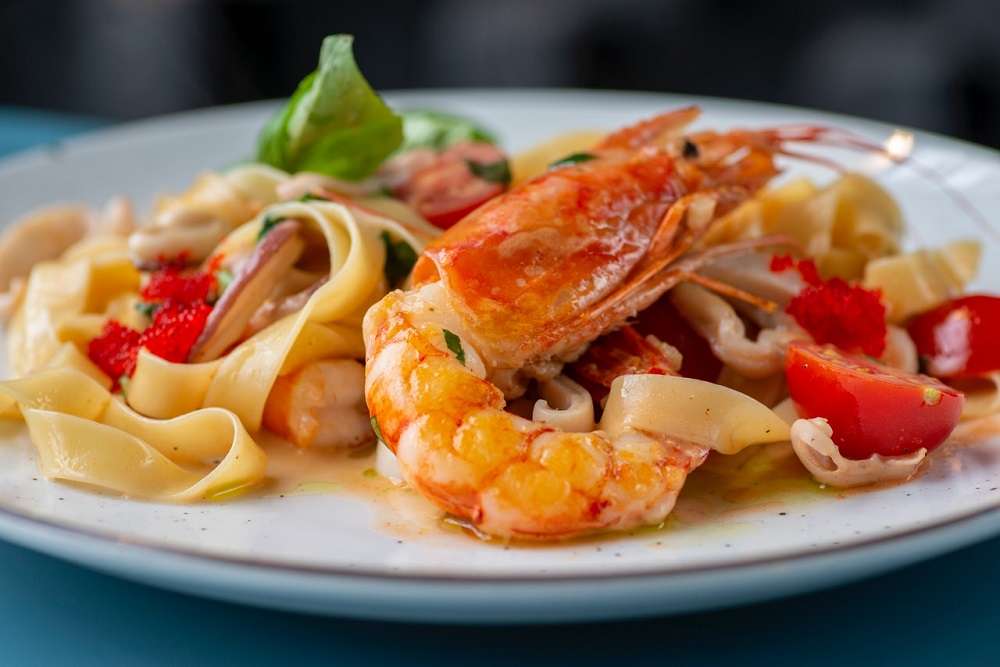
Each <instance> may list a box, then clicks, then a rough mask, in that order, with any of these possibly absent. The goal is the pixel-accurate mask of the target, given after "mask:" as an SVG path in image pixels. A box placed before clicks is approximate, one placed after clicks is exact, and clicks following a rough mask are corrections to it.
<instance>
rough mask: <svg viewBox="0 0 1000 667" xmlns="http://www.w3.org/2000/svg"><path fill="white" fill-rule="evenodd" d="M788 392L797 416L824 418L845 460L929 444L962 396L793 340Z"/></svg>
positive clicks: (953, 419) (947, 427)
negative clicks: (793, 402)
mask: <svg viewBox="0 0 1000 667" xmlns="http://www.w3.org/2000/svg"><path fill="white" fill-rule="evenodd" d="M785 372H786V376H787V378H788V391H789V393H790V394H791V396H792V400H793V401H795V405H796V408H797V409H798V411H799V414H800V415H802V416H803V417H809V418H811V417H824V418H825V419H826V420H827V421H829V422H830V426H831V427H832V428H833V440H834V442H836V443H837V447H838V448H839V449H840V453H841V454H843V455H844V456H845V457H847V458H849V459H866V458H868V457H870V456H871V455H872V454H881V455H883V456H900V455H903V454H910V453H912V452H915V451H917V450H918V449H920V448H926V449H927V450H928V451H930V450H932V449H934V448H935V447H937V446H938V445H940V444H941V443H942V442H944V440H945V438H947V437H948V435H949V434H950V433H951V431H952V429H954V428H955V425H956V424H957V423H958V418H959V415H960V414H961V412H962V404H963V403H964V402H965V398H964V396H963V395H962V394H961V393H960V392H958V391H956V390H955V389H952V388H951V387H949V386H947V385H945V384H943V383H941V382H940V381H938V380H935V379H934V378H932V377H928V376H926V375H917V374H914V373H906V372H904V371H899V370H896V369H894V368H889V367H887V366H882V365H880V364H877V363H874V362H871V361H868V360H867V359H865V358H863V357H858V356H852V355H847V354H844V353H842V352H839V351H838V350H837V349H836V348H834V347H832V346H820V345H816V344H813V343H793V344H792V345H791V346H790V347H789V349H788V358H787V361H786V366H785Z"/></svg>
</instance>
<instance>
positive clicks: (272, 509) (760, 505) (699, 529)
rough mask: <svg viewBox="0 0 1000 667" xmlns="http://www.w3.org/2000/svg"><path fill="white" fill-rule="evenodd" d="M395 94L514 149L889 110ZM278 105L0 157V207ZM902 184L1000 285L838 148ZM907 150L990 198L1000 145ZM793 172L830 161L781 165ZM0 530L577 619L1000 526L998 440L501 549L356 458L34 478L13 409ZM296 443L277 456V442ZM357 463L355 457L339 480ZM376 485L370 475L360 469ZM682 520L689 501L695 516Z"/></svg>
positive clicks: (947, 207)
mask: <svg viewBox="0 0 1000 667" xmlns="http://www.w3.org/2000/svg"><path fill="white" fill-rule="evenodd" d="M389 98H390V101H391V102H393V103H394V104H396V105H397V106H400V107H420V108H438V109H445V110H451V111H456V112H460V113H465V114H468V115H470V116H473V117H475V118H477V119H480V120H481V121H482V122H484V123H485V124H487V125H488V126H490V127H492V128H495V129H496V130H497V131H498V132H499V134H500V135H501V137H502V139H503V143H504V145H505V146H506V147H507V148H509V149H512V150H517V149H520V148H524V147H526V146H528V145H530V144H531V143H532V142H534V141H537V140H539V139H543V138H545V137H548V136H551V135H553V134H555V133H558V132H561V131H565V130H566V129H568V128H612V127H616V126H618V125H621V124H624V123H627V122H629V121H632V120H635V119H637V118H640V117H642V116H644V115H647V114H651V113H654V112H656V111H659V110H663V109H667V108H670V107H672V106H676V105H679V104H687V103H690V102H692V101H695V102H698V103H700V104H702V106H703V108H704V109H705V112H706V113H705V116H704V118H703V119H702V121H701V122H700V125H702V126H713V127H727V126H734V125H752V126H761V125H769V124H775V123H782V122H822V123H828V124H836V125H839V126H841V127H846V128H849V129H852V130H855V131H857V132H861V133H863V134H865V135H867V136H869V137H871V138H873V139H878V140H881V139H883V138H885V137H886V136H887V135H888V134H889V132H890V131H891V129H892V128H891V127H889V126H886V125H883V124H879V123H874V122H869V121H861V120H856V119H850V118H845V117H842V116H831V115H827V114H821V113H819V112H814V111H808V110H798V109H792V108H786V107H776V106H769V105H759V104H750V103H743V102H731V101H723V100H714V99H700V100H692V99H691V98H686V97H685V98H681V97H673V96H667V95H645V94H629V93H592V92H577V91H463V92H419V93H418V92H406V93H398V94H394V95H390V96H389ZM271 108H272V105H270V104H254V105H246V106H237V107H229V108H221V109H213V110H207V111H202V112H196V113H189V114H182V115H178V116H172V117H167V118H164V119H159V120H153V121H148V122H142V123H137V124H131V125H127V126H122V127H119V128H115V129H112V130H108V131H104V132H98V133H95V134H92V135H89V136H86V137H83V138H79V139H74V140H71V141H68V142H65V143H62V144H60V145H58V146H53V147H49V148H48V149H43V150H38V151H34V152H30V153H26V154H22V155H20V156H17V157H15V158H13V159H10V160H7V161H6V162H4V163H0V220H9V219H11V218H13V217H15V216H16V215H18V214H20V213H23V212H24V211H26V210H28V209H30V208H32V207H34V206H37V205H40V204H43V203H46V202H50V201H52V200H54V199H63V200H85V201H90V202H92V203H94V204H99V203H100V202H102V201H103V200H104V199H106V198H107V197H109V196H111V195H114V194H116V193H126V194H129V195H131V196H133V197H134V198H135V199H136V200H137V202H138V203H139V204H140V205H141V206H143V207H145V206H148V204H149V203H150V202H151V200H152V197H153V196H154V195H155V194H157V193H161V192H170V191H179V190H181V189H183V188H185V187H186V186H187V184H189V183H190V181H191V179H192V178H193V176H194V175H195V174H196V173H198V172H199V171H202V170H206V169H213V168H222V167H225V166H227V165H229V164H232V163H234V162H236V161H238V160H240V159H242V158H245V157H247V156H248V155H249V154H250V153H251V151H252V146H253V141H254V137H255V134H256V131H257V129H258V128H259V127H260V126H261V124H262V121H263V119H264V118H265V117H266V115H267V113H268V112H269V111H270V109H271ZM834 155H835V157H836V158H837V159H838V160H840V161H841V162H842V163H844V164H845V165H847V166H850V167H852V168H855V169H860V170H863V171H866V172H868V173H870V174H873V175H875V176H876V177H877V178H878V179H879V181H880V182H881V183H883V184H884V185H885V186H886V187H888V188H889V189H890V190H891V191H892V192H893V194H894V195H895V196H896V197H897V198H898V200H899V202H900V203H901V205H902V207H903V210H904V213H905V215H906V218H907V222H908V223H909V225H910V227H911V230H912V233H911V237H910V238H909V239H908V243H909V244H910V245H916V244H920V245H926V244H935V243H939V242H942V241H945V240H948V239H954V238H963V237H965V238H967V237H978V238H982V239H983V240H984V241H985V242H986V245H987V250H986V254H985V257H984V262H983V266H984V271H983V273H982V275H981V276H980V278H979V280H978V282H977V284H976V287H979V288H981V289H992V290H993V291H997V288H998V287H1000V245H998V243H997V237H996V232H995V231H994V232H988V231H987V230H984V229H983V228H982V227H980V226H978V225H977V224H976V223H974V222H973V221H972V219H971V218H969V217H968V216H967V215H965V214H964V213H962V212H961V211H960V210H959V208H958V207H957V206H956V204H955V202H954V201H953V200H952V199H950V198H949V196H948V195H947V194H946V193H945V192H944V191H943V190H942V189H940V188H939V187H937V186H935V185H934V184H932V183H930V182H929V181H928V180H926V179H925V178H923V177H921V176H920V175H918V174H917V173H916V172H915V171H914V170H912V169H908V168H890V167H889V165H888V164H886V162H885V161H884V160H881V159H879V158H876V157H872V156H863V155H852V154H848V153H843V152H836V153H835V154H834ZM915 155H916V159H917V160H918V161H919V162H920V163H921V164H922V165H924V166H926V167H928V168H930V169H933V170H934V171H936V172H937V173H939V174H941V176H942V178H943V179H944V181H945V182H947V184H948V185H949V186H950V187H951V188H953V189H954V190H955V191H958V192H960V193H962V195H963V196H964V197H965V198H967V199H968V200H969V201H970V202H971V203H972V204H974V206H975V207H976V208H978V209H979V210H980V211H982V212H983V213H984V214H985V215H986V216H987V217H994V218H995V217H997V216H1000V160H998V157H997V154H996V153H994V152H991V151H989V150H986V149H983V148H979V147H976V146H972V145H970V144H965V143H961V142H957V141H954V140H950V139H946V138H942V137H938V136H934V135H928V134H924V133H919V132H918V133H917V150H916V154H915ZM788 166H789V168H790V171H791V172H793V173H808V174H812V175H815V176H817V177H818V178H820V179H829V178H830V174H829V173H824V172H822V171H816V170H815V169H813V168H809V167H806V166H803V165H801V164H791V163H789V165H788ZM0 442H2V444H3V446H2V447H0V536H2V537H4V538H6V539H9V540H11V541H15V542H18V543H21V544H25V545H28V546H32V547H34V548H37V549H40V550H43V551H46V552H48V553H51V554H55V555H57V556H60V557H63V558H66V559H69V560H73V561H76V562H80V563H83V564H86V565H90V566H92V567H96V568H99V569H102V570H104V571H108V572H113V573H116V574H120V575H121V576H125V577H129V578H132V579H137V580H141V581H145V582H148V583H152V584H156V585H161V586H165V587H170V588H175V589H179V590H184V591H189V592H193V593H197V594H202V595H207V596H213V597H219V598H225V599H233V600H240V601H246V602H251V603H255V604H262V605H269V606H275V607H282V608H290V609H300V610H309V611H317V612H323V613H331V614H345V615H355V616H364V617H378V618H392V619H409V620H426V621H465V622H527V621H541V620H582V619H594V618H610V617H622V616H634V615H642V614H650V613H665V612H676V611H683V610H693V609H701V608H706V607H712V606H720V605H726V604H734V603H738V602H742V601H748V600H759V599H765V598H769V597H775V596H778V595H783V594H786V593H790V592H796V591H804V590H808V589H814V588H818V587H820V586H824V585H831V584H834V583H838V582H843V581H847V580H850V579H856V578H859V577H861V576H865V575H870V574H874V573H877V572H881V571H885V570H887V569H890V568H892V567H895V566H899V565H902V564H905V563H909V562H913V561H915V560H917V559H920V558H924V557H928V556H930V555H933V554H936V553H941V552H943V551H946V550H948V549H953V548H957V547H958V546H961V545H963V544H967V543H969V542H972V541H974V540H977V539H982V538H984V537H986V536H988V535H992V534H994V533H996V532H1000V510H998V509H997V508H1000V490H998V487H1000V440H998V439H994V440H992V441H989V442H981V443H979V444H977V446H975V447H967V448H962V449H954V450H953V451H950V452H949V453H948V454H947V455H942V456H940V457H937V459H936V460H935V461H934V464H933V465H932V466H931V469H930V471H929V472H928V473H927V474H926V475H925V476H923V477H922V478H920V479H919V480H917V481H915V482H913V483H911V484H907V485H903V486H898V487H894V488H889V489H884V490H880V491H875V492H870V493H863V494H853V495H847V496H844V497H839V496H836V495H834V494H817V493H811V494H809V493H799V492H789V493H784V494H782V493H758V494H755V493H750V494H749V496H748V497H749V500H747V501H745V502H743V503H742V505H741V507H742V509H739V511H736V510H737V509H738V508H737V505H736V504H734V505H733V507H732V508H731V509H732V510H734V511H726V512H722V513H721V514H718V515H715V514H713V516H712V518H711V519H709V520H691V517H692V516H695V515H696V514H697V512H695V513H694V514H692V513H691V512H688V514H687V515H686V517H687V518H688V519H689V520H688V521H686V522H683V523H682V524H681V525H677V526H673V527H671V528H669V529H667V530H660V531H647V532H639V533H638V534H635V535H625V536H620V537H617V538H614V539H602V540H593V541H583V542H575V543H569V544H563V545H555V546H544V547H519V546H509V547H505V546H504V545H501V544H496V543H485V542H479V541H477V540H474V539H471V538H470V537H468V536H466V535H464V534H462V533H461V532H460V531H458V530H447V529H440V528H437V527H436V525H435V524H434V522H433V521H430V520H429V519H428V518H427V516H426V514H427V513H426V512H425V511H423V509H421V508H420V507H419V506H418V508H417V509H410V510H408V509H407V507H406V505H407V503H406V502H405V498H403V497H402V494H400V493H398V492H395V493H393V492H390V493H383V494H381V495H377V494H373V493H371V492H368V493H360V492H359V491H358V487H359V486H364V484H362V483H359V482H358V480H357V479H356V478H358V477H360V476H361V474H360V470H361V469H362V468H363V467H364V466H363V463H359V464H356V465H352V466H348V468H350V470H347V469H344V468H343V467H342V466H341V467H336V466H334V467H330V466H321V467H319V468H317V469H316V471H315V473H312V474H310V475H306V477H305V478H304V479H305V480H306V481H307V482H309V483H308V484H306V485H305V486H302V487H299V488H298V489H297V490H296V489H288V492H285V491H281V492H280V493H279V489H277V488H275V489H272V490H271V491H270V492H267V493H264V494H262V495H259V496H256V497H253V498H249V499H244V500H241V501H237V502H231V503H227V504H208V505H195V506H171V505H159V504H151V503H143V502H135V501H128V500H124V499H119V498H114V497H109V496H101V495H95V494H92V493H88V492H85V491H82V490H79V489H76V488H72V487H69V486H66V485H63V484H56V483H50V482H47V481H45V480H43V479H40V478H39V477H38V474H37V470H36V468H35V463H34V453H33V450H32V448H31V445H30V443H29V442H28V440H27V438H26V437H25V435H24V433H23V432H22V429H20V428H19V427H15V426H10V425H3V424H0ZM282 458H283V460H287V459H288V457H287V456H284V457H282ZM348 477H350V478H349V479H348ZM369 486H371V485H370V484H369ZM695 519H697V517H696V516H695Z"/></svg>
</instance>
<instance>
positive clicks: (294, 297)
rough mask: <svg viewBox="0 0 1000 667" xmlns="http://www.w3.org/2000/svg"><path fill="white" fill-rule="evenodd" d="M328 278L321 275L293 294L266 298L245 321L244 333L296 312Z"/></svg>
mask: <svg viewBox="0 0 1000 667" xmlns="http://www.w3.org/2000/svg"><path fill="white" fill-rule="evenodd" d="M329 279H330V277H329V276H323V277H322V278H320V279H319V280H317V281H316V282H314V283H312V284H311V285H309V286H308V287H306V288H305V289H302V290H299V291H298V292H294V293H293V294H288V295H286V296H282V297H280V298H271V299H268V300H267V301H265V302H264V303H262V304H261V305H260V307H259V308H257V310H255V311H254V313H253V316H252V317H251V318H250V321H249V322H247V329H246V332H245V335H247V336H252V335H254V334H255V333H257V332H258V331H260V330H262V329H265V328H267V327H269V326H271V325H272V324H274V323H275V322H277V321H278V320H280V319H281V318H283V317H285V316H286V315H290V314H292V313H297V312H298V311H300V310H302V308H303V307H304V306H305V305H306V303H307V302H308V301H309V299H310V298H312V295H313V294H315V293H316V291H317V290H318V289H319V288H320V287H322V286H323V285H325V284H326V282H327V281H328V280H329Z"/></svg>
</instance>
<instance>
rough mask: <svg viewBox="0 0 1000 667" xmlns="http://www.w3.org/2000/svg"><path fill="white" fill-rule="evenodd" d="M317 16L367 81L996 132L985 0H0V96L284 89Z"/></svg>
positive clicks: (996, 17) (994, 60)
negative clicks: (350, 46)
mask: <svg viewBox="0 0 1000 667" xmlns="http://www.w3.org/2000/svg"><path fill="white" fill-rule="evenodd" d="M331 32H352V33H354V34H355V35H356V37H357V40H356V53H357V57H358V60H359V62H360V64H361V66H362V69H363V71H364V72H365V74H366V75H367V76H368V78H369V79H370V80H371V82H372V84H373V85H374V86H375V87H377V88H383V89H384V88H416V87H429V86H581V87H589V88H618V89H643V90H659V91H671V92H679V93H700V94H708V95H721V96H727V97H740V98H748V99H756V100H767V101H774V102H785V103H789V104H798V105H804V106H811V107H819V108H823V109H828V110H833V111H841V112H847V113H852V114H857V115H861V116H867V117H872V118H878V119H882V120H887V121H890V122H894V123H898V124H906V125H913V126H917V127H921V128H925V129H931V130H936V131H939V132H944V133H947V134H952V135H957V136H960V137H963V138H966V139H970V140H973V141H977V142H980V143H984V144H989V145H992V146H1000V2H997V0H952V1H948V0H923V1H918V0H892V1H890V0H874V1H860V0H841V1H840V2H835V3H813V2H798V1H793V0H772V1H770V2H750V1H745V2H739V1H731V2H727V1H724V0H666V1H662V2H656V1H655V0H617V1H616V2H611V1H607V2H601V1H599V0H561V1H556V0H482V1H476V0H427V1H426V2H419V3H418V2H403V1H396V2H376V1H371V0H369V1H361V2H358V1H357V0H355V1H354V2H350V3H342V2H334V1H331V0H326V1H323V0H318V1H304V0H303V1H290V2H279V1H277V0H271V1H267V0H258V1H244V2H222V1H218V2H213V1H210V0H158V1H154V0H64V1H57V2H38V1H36V2H27V1H20V0H13V1H12V0H6V1H2V2H0V40H2V41H0V43H2V44H3V51H4V55H3V56H2V58H0V105H25V106H31V107H38V108H46V109H51V110H59V111H70V112H77V113H82V114H88V115H91V116H98V117H103V118H109V119H129V118H137V117H143V116H151V115H156V114H161V113H167V112H170V111H177V110H181V109H189V108H194V107H203V106H209V105H215V104H225V103H231V102H240V101H245V100H254V99H260V98H267V97H282V96H286V95H287V94H288V93H289V92H290V91H291V90H292V88H293V87H294V85H295V84H296V82H297V81H298V80H299V79H300V78H301V77H302V76H303V75H304V74H305V73H307V72H308V71H310V70H311V69H312V68H313V67H314V66H315V60H316V55H317V52H318V47H319V43H320V40H321V38H322V37H323V36H324V35H326V34H328V33H331Z"/></svg>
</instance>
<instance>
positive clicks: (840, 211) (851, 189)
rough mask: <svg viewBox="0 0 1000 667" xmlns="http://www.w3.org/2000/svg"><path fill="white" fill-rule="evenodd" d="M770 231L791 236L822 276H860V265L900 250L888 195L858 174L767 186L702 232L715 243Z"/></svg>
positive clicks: (898, 222) (899, 226)
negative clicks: (820, 184) (817, 182)
mask: <svg viewBox="0 0 1000 667" xmlns="http://www.w3.org/2000/svg"><path fill="white" fill-rule="evenodd" d="M769 234H781V235H784V236H788V237H790V238H793V239H795V240H796V241H797V242H798V243H799V245H800V246H801V247H802V249H803V250H804V251H805V253H806V254H807V255H810V256H812V257H815V258H816V262H817V266H818V267H819V269H820V271H821V272H822V273H823V275H825V276H839V277H841V278H845V279H848V280H854V279H859V278H861V276H862V274H863V272H864V268H865V265H866V264H867V263H868V262H869V261H871V260H873V259H877V258H879V257H885V256H887V255H893V254H896V253H898V252H899V248H900V240H901V238H902V234H903V218H902V214H901V212H900V210H899V207H898V206H897V205H896V202H895V201H894V200H893V198H892V196H891V195H890V194H889V193H888V192H886V191H885V190H884V189H883V188H882V187H881V186H880V185H878V184H877V183H876V182H875V181H873V180H871V179H870V178H868V177H866V176H863V175H861V174H854V173H849V174H845V175H844V176H842V177H841V178H839V179H837V180H836V181H834V182H832V183H831V184H829V185H828V186H826V187H824V188H818V187H817V186H815V185H814V184H813V183H811V182H810V181H808V180H805V179H798V180H794V181H789V182H788V183H785V184H784V185H781V186H779V187H777V188H773V189H770V190H766V191H764V192H762V193H761V194H759V195H758V196H757V197H755V198H753V199H752V200H750V201H748V202H746V203H744V204H743V205H742V206H740V207H739V208H737V209H736V210H735V211H733V212H731V213H730V214H728V215H727V216H725V217H724V218H723V219H722V220H721V221H719V222H718V223H717V224H716V225H714V226H713V228H712V229H711V230H709V232H708V233H707V234H706V237H705V242H706V243H708V244H718V243H724V242H728V241H736V240H740V239H747V238H758V237H760V236H765V235H769Z"/></svg>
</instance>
